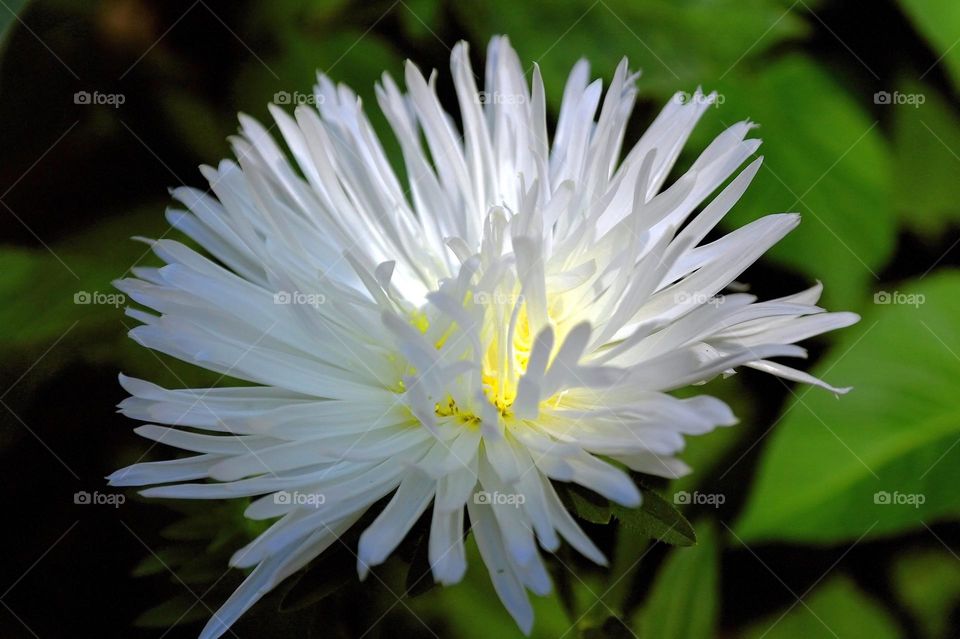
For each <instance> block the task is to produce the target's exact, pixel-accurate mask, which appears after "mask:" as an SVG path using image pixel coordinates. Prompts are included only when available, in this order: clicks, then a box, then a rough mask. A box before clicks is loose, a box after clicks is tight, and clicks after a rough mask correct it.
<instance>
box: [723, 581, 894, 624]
mask: <svg viewBox="0 0 960 639" xmlns="http://www.w3.org/2000/svg"><path fill="white" fill-rule="evenodd" d="M741 636H742V637H743V638H744V639H761V638H763V639H859V638H860V637H870V639H897V637H900V636H902V635H901V634H900V633H899V632H898V630H897V627H896V625H895V623H894V620H893V618H892V617H891V616H890V615H889V614H888V613H887V612H886V611H885V610H884V609H883V608H881V607H880V605H879V604H878V603H876V602H874V601H872V600H870V599H868V598H867V596H866V595H864V594H863V593H862V592H860V591H859V590H858V589H857V587H856V586H855V585H854V584H853V583H852V582H851V581H850V580H849V579H848V578H846V577H843V576H837V577H832V578H831V579H830V580H829V581H827V582H826V583H825V584H823V585H821V586H819V587H818V588H817V589H816V590H815V591H814V592H813V593H812V594H811V595H810V596H809V599H806V600H804V602H803V604H800V603H797V604H796V605H794V606H793V607H792V608H790V609H789V610H785V611H783V612H780V613H776V614H774V615H771V616H770V617H769V618H767V619H764V620H763V621H759V622H757V623H755V624H754V625H753V626H751V627H750V628H749V629H747V631H746V632H744V633H743V635H741Z"/></svg>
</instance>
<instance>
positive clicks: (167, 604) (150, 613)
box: [133, 595, 210, 628]
mask: <svg viewBox="0 0 960 639" xmlns="http://www.w3.org/2000/svg"><path fill="white" fill-rule="evenodd" d="M209 614H210V613H209V612H208V611H207V608H206V607H205V606H204V605H203V604H201V603H200V602H199V601H197V600H196V599H194V598H192V597H190V596H189V595H177V596H176V597H173V598H172V599H168V600H167V601H164V602H163V603H162V604H160V605H157V606H154V607H153V608H151V609H150V610H147V611H146V612H144V613H143V614H141V615H140V616H138V617H137V618H136V619H135V620H134V622H133V625H134V626H136V627H138V628H169V627H171V626H179V625H183V624H187V623H193V622H195V621H202V620H204V619H206V618H207V617H208V616H209Z"/></svg>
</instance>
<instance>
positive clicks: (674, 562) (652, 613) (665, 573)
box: [634, 522, 720, 639]
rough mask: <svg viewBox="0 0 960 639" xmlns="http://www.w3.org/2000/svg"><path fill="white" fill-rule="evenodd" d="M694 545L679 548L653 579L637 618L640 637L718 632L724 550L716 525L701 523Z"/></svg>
mask: <svg viewBox="0 0 960 639" xmlns="http://www.w3.org/2000/svg"><path fill="white" fill-rule="evenodd" d="M698 530H699V531H700V535H699V537H700V541H699V543H698V544H697V545H696V546H694V547H693V548H675V549H673V550H672V551H671V552H670V554H669V555H668V556H667V559H666V560H665V561H664V563H663V566H661V567H660V571H659V572H658V573H657V577H656V579H655V580H654V582H653V589H652V591H651V593H650V597H649V599H648V600H647V602H646V604H645V605H644V606H643V608H641V610H640V612H639V613H638V615H637V620H636V621H635V626H634V627H635V628H636V630H637V634H638V635H639V636H640V637H657V639H710V638H711V637H713V636H715V635H714V632H715V628H716V625H717V617H718V615H719V606H720V603H719V599H720V596H719V595H720V593H719V589H720V584H719V580H720V574H719V573H720V553H719V549H718V547H717V540H716V532H715V531H714V529H713V525H712V524H710V523H708V522H704V523H701V524H699V525H698Z"/></svg>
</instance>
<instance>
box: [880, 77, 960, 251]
mask: <svg viewBox="0 0 960 639" xmlns="http://www.w3.org/2000/svg"><path fill="white" fill-rule="evenodd" d="M897 86H898V89H897V91H898V92H899V93H901V94H904V95H908V96H918V99H917V101H919V96H923V103H922V104H918V105H911V104H889V105H888V106H887V107H886V108H889V109H893V110H894V113H893V137H894V150H895V153H894V157H895V158H896V164H895V166H896V168H895V170H894V171H893V179H894V185H893V186H894V192H893V195H894V206H895V207H896V210H897V213H898V214H899V216H900V219H901V221H902V222H903V223H904V224H906V225H907V226H909V227H910V228H911V229H913V230H915V231H918V232H920V233H922V234H924V235H927V236H931V235H935V234H937V233H941V232H943V231H944V230H945V227H947V226H948V225H949V224H956V223H958V222H960V181H958V180H957V175H958V173H960V124H958V122H957V114H956V112H955V111H954V110H953V109H952V108H951V106H950V105H949V104H947V102H946V100H944V99H943V98H942V97H940V95H939V94H937V93H936V92H935V91H933V90H932V89H931V88H929V87H926V86H924V85H922V84H918V83H916V82H903V83H899V84H898V85H897Z"/></svg>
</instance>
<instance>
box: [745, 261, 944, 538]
mask: <svg viewBox="0 0 960 639" xmlns="http://www.w3.org/2000/svg"><path fill="white" fill-rule="evenodd" d="M896 289H897V290H894V289H893V288H890V289H888V290H887V291H884V292H881V293H878V294H877V298H876V300H877V301H878V302H882V303H880V304H876V305H874V306H873V307H872V308H870V309H869V310H868V312H867V313H865V315H864V318H863V319H862V320H861V322H860V324H859V325H858V326H857V327H855V328H852V329H848V330H847V331H845V332H844V333H843V335H842V338H841V340H840V341H839V342H838V343H837V345H836V346H835V347H834V349H833V350H832V351H831V352H830V353H829V354H828V355H827V357H825V358H824V360H823V361H822V362H821V363H820V364H819V365H817V366H816V367H815V368H814V371H813V373H814V374H815V375H820V376H826V377H829V378H830V379H831V380H833V381H834V382H835V383H837V384H840V385H852V386H853V387H854V389H853V391H851V392H850V393H849V394H848V395H845V396H843V397H841V398H839V399H837V398H835V397H833V396H831V395H830V394H829V393H826V392H823V391H822V390H818V389H815V388H813V389H809V390H808V389H802V388H801V389H798V391H797V395H798V397H797V398H796V399H795V400H794V401H793V402H792V403H791V405H790V406H789V407H788V408H787V412H786V416H785V417H784V418H783V419H782V421H781V422H780V423H779V424H778V425H777V427H776V428H775V430H774V431H773V433H772V435H770V437H769V441H768V442H767V443H766V446H767V447H766V449H765V450H764V452H763V456H762V458H761V460H760V466H759V470H758V473H757V479H756V481H755V482H754V486H753V490H752V494H751V495H750V497H749V500H748V503H747V505H746V507H745V510H744V513H743V515H742V517H741V519H740V520H739V522H738V523H737V525H736V531H737V534H738V535H739V536H740V537H741V538H743V539H745V540H747V541H758V540H789V541H797V542H839V541H841V540H854V539H859V538H860V537H861V536H862V535H866V536H867V537H876V536H879V535H888V534H892V533H899V532H902V531H905V530H910V529H916V528H920V527H921V521H926V522H928V523H929V522H931V521H933V520H935V519H939V518H943V517H946V516H948V515H957V514H958V513H960V493H958V492H957V491H956V486H957V484H958V483H960V446H956V445H955V444H956V442H957V440H958V438H960V406H958V404H957V402H956V380H957V379H958V378H960V358H958V354H960V324H958V323H957V318H958V317H960V273H958V272H957V271H945V272H942V273H940V274H937V275H934V276H930V277H927V278H926V279H923V280H921V281H918V282H911V283H909V284H907V285H904V286H903V287H896ZM883 302H886V303H883ZM911 302H912V303H914V304H916V305H911Z"/></svg>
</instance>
